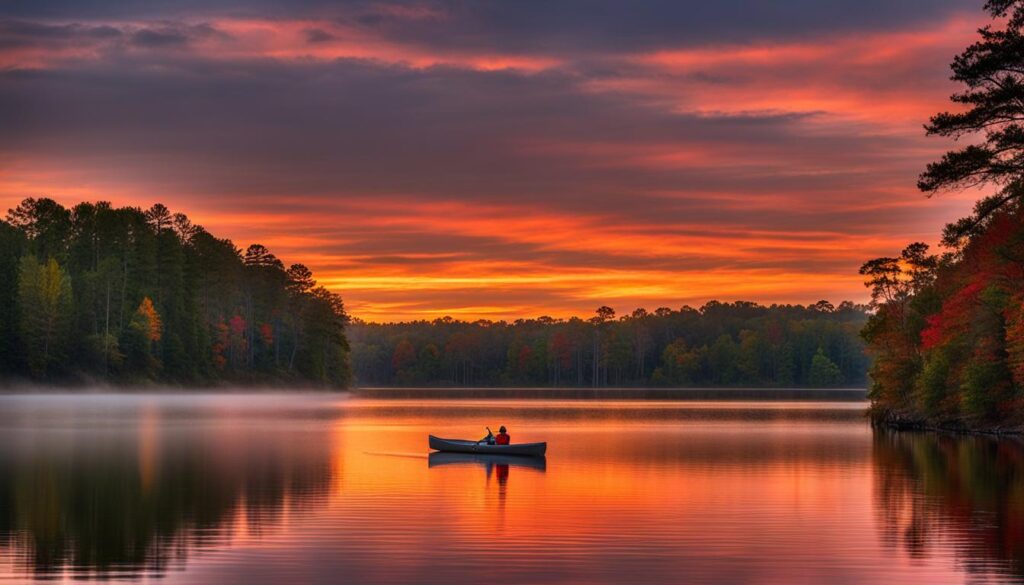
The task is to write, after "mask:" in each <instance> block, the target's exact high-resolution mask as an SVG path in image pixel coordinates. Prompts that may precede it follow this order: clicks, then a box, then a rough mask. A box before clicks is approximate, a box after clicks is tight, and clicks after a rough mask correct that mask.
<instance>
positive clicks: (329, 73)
mask: <svg viewBox="0 0 1024 585" xmlns="http://www.w3.org/2000/svg"><path fill="white" fill-rule="evenodd" d="M981 4H982V2H981V0H972V1H953V0H949V1H945V0H860V1H857V2H853V1H849V2H842V3H840V2H821V1H818V0H794V1H780V2H769V1H755V2H676V1H664V2H607V1H583V0H578V1H560V0H557V1H556V0H551V1H544V2H505V1H482V2H460V1H451V2H444V1H438V2H418V1H412V2H386V1H384V2H377V1H367V2H362V1H355V2H348V3H338V2H321V1H318V0H301V1H295V2H270V1H257V2H240V1H235V0H203V1H200V0H184V1H177V2H144V1H134V2H123V1H118V2H114V1H107V0H94V1H88V0H64V1H55V2H45V3H39V2H31V1H17V0H16V1H13V2H5V3H3V4H2V5H0V211H2V210H6V209H7V208H10V207H13V206H15V205H16V204H17V202H18V201H20V200H21V199H23V198H25V197H39V196H48V197H52V198H54V199H56V200H58V201H60V202H62V203H65V204H68V205H71V204H74V203H76V202H78V201H81V200H109V201H112V202H113V203H115V204H118V205H125V204H131V205H139V206H143V207H148V206H149V205H151V204H152V203H155V202H162V203H164V204H166V205H167V206H168V207H169V208H171V210H172V211H181V212H184V213H186V214H187V215H188V216H189V217H191V218H192V219H193V221H195V222H197V223H200V224H202V225H204V226H205V227H206V228H207V229H208V230H210V231H211V232H212V233H214V234H215V235H218V236H222V237H230V238H231V239H233V240H234V241H235V243H236V244H237V245H238V246H240V247H242V248H244V247H245V246H247V245H248V244H250V243H256V242H259V243H262V244H264V245H266V246H268V247H269V248H270V249H271V250H272V251H273V252H274V253H275V254H277V255H278V256H279V257H280V258H281V259H282V260H283V261H284V262H285V263H286V264H290V263H293V262H302V263H305V264H307V265H308V266H309V267H310V268H312V269H313V271H314V273H315V274H316V275H317V278H318V280H319V281H320V282H321V283H322V284H325V285H327V286H328V287H330V288H332V289H334V290H336V291H338V292H340V293H341V294H342V295H343V297H344V299H345V301H346V304H347V307H348V309H349V311H350V312H351V313H352V314H354V315H355V316H357V317H360V318H363V319H367V320H406V319H416V318H433V317H439V316H443V315H451V316H453V317H460V318H477V317H484V318H490V319H498V318H517V317H536V316H539V315H545V314H546V315H551V316H556V317H564V316H568V315H573V314H579V315H589V314H591V313H592V312H593V309H594V308H595V307H597V306H599V305H602V304H607V305H610V306H612V307H614V308H615V309H617V310H619V311H630V310H632V309H634V308H636V307H645V308H647V309H649V310H653V309H654V308H656V307H660V306H668V307H672V308H679V307H680V306H682V305H684V304H690V305H694V306H698V305H700V304H702V303H703V302H705V301H707V300H709V299H712V298H715V299H720V300H724V301H726V300H727V301H732V300H738V299H743V300H753V301H759V302H763V303H772V302H799V303H808V302H813V301H816V300H818V299H822V298H824V299H829V300H832V301H833V302H836V303H838V302H839V301H840V300H843V299H851V300H855V301H864V300H866V296H867V295H866V292H865V290H864V287H863V285H862V282H861V279H860V277H859V276H858V275H857V268H858V267H859V266H860V264H861V263H862V262H863V261H864V260H866V259H868V258H871V257H874V256H879V255H892V254H895V253H898V252H899V250H900V249H901V248H902V247H903V246H904V245H905V244H906V243H908V242H910V241H914V240H923V241H927V242H931V243H934V242H935V241H936V240H937V236H938V234H939V232H940V229H941V226H942V224H943V223H944V222H946V221H949V220H952V219H955V218H957V217H960V216H962V215H964V214H966V212H967V211H968V210H969V209H970V207H971V205H972V203H973V200H974V199H975V198H976V194H948V195H942V196H939V197H937V198H934V199H926V198H925V197H924V196H923V195H922V194H921V193H919V192H918V191H917V190H916V188H915V180H916V177H917V175H918V173H919V172H920V171H921V170H923V168H924V165H925V164H926V163H927V162H928V161H930V160H934V159H935V158H937V157H938V156H939V155H941V153H942V152H944V151H945V150H947V149H948V148H950V146H951V143H950V142H949V141H947V140H945V139H941V138H926V137H925V136H924V131H923V129H922V124H923V123H924V122H926V121H927V118H928V117H929V115H931V114H933V113H935V112H938V111H940V110H943V109H948V107H949V106H948V105H947V104H948V99H947V98H948V95H949V94H950V93H951V92H952V91H954V90H956V89H957V87H956V86H955V85H954V84H953V83H952V82H950V81H948V77H949V69H948V64H949V62H950V61H951V59H952V57H953V56H954V55H955V54H957V53H958V52H959V51H960V50H961V49H962V48H963V47H965V46H966V45H967V44H968V43H970V42H971V41H972V40H973V38H974V37H975V30H976V29H977V28H978V27H979V26H982V25H984V24H985V23H986V20H987V16H986V15H985V14H984V13H983V12H982V11H981V9H980V8H981Z"/></svg>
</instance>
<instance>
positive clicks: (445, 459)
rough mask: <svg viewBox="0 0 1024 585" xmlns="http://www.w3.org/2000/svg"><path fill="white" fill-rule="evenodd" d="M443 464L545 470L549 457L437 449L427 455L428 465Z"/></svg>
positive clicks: (436, 465)
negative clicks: (455, 451) (447, 451)
mask: <svg viewBox="0 0 1024 585" xmlns="http://www.w3.org/2000/svg"><path fill="white" fill-rule="evenodd" d="M442 465H451V466H456V465H479V466H481V467H491V466H493V465H508V466H510V467H526V468H529V469H536V470H537V471H545V470H546V469H547V459H546V458H545V457H544V456H543V455H541V456H539V457H523V456H522V455H488V454H487V453H446V452H443V451H435V452H433V453H431V454H430V455H428V456H427V466H428V467H432V468H433V467H440V466H442Z"/></svg>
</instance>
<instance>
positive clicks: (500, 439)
mask: <svg viewBox="0 0 1024 585" xmlns="http://www.w3.org/2000/svg"><path fill="white" fill-rule="evenodd" d="M511 441H512V437H510V436H508V432H507V431H506V430H505V425H501V428H500V429H498V436H497V437H494V444H495V445H508V444H509V443H510V442H511Z"/></svg>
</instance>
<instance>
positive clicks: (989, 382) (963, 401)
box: [861, 0, 1024, 431]
mask: <svg viewBox="0 0 1024 585" xmlns="http://www.w3.org/2000/svg"><path fill="white" fill-rule="evenodd" d="M986 9H987V10H988V11H989V13H990V14H991V15H992V17H993V18H994V19H995V22H996V23H997V26H996V27H995V28H993V27H992V26H989V27H985V28H983V29H981V30H980V31H979V35H980V37H981V38H980V39H979V40H978V41H977V42H975V43H974V44H972V45H971V46H969V47H968V48H967V49H966V50H965V51H964V52H963V53H961V54H960V55H959V56H957V57H956V59H955V60H954V61H953V65H952V70H953V80H955V81H958V82H960V83H962V84H964V85H965V86H966V89H965V90H964V91H962V92H960V93H957V94H954V95H953V96H952V101H953V102H954V103H955V104H957V105H958V108H957V110H958V111H956V112H953V113H950V112H943V113H940V114H938V115H936V116H934V117H933V118H932V119H931V122H930V124H929V125H928V126H927V127H926V128H927V131H928V133H929V134H932V135H937V136H944V137H950V138H954V139H960V138H965V139H976V138H983V139H984V140H983V141H982V142H981V143H973V144H967V145H965V146H963V147H961V148H959V149H958V150H953V151H950V152H948V153H946V154H945V155H944V156H943V157H942V158H941V159H940V160H939V161H936V162H933V163H931V164H929V165H928V167H927V168H926V170H925V172H924V173H923V174H922V175H921V177H920V180H919V181H918V187H919V188H920V189H921V190H922V191H924V192H925V193H928V194H929V195H931V194H935V193H941V192H943V191H948V190H963V189H978V188H989V189H992V190H993V191H994V192H993V193H992V194H990V195H988V196H986V197H984V198H982V199H981V200H979V201H978V202H977V204H976V205H975V208H974V212H973V213H972V214H971V215H970V216H968V217H965V218H963V219H961V220H959V221H957V222H954V223H952V224H950V225H948V226H946V229H945V232H944V234H943V238H942V244H943V247H944V249H945V251H944V252H943V253H941V254H931V253H930V249H929V247H928V246H927V245H925V244H923V243H914V244H911V245H909V246H907V248H906V249H904V250H903V252H902V253H901V254H900V255H899V256H898V257H883V258H876V259H874V260H871V261H869V262H867V263H865V264H864V265H863V266H862V268H861V274H863V275H864V276H865V277H866V279H867V285H868V286H869V287H870V288H871V294H872V305H873V314H872V316H871V318H870V320H869V321H868V324H867V326H866V327H865V329H864V338H865V340H866V341H867V343H868V349H869V351H870V353H871V354H872V355H873V357H874V361H873V366H872V368H871V380H872V386H871V401H872V413H873V415H874V417H875V419H876V420H878V421H880V422H883V423H889V424H893V425H899V426H920V427H941V428H957V429H968V430H983V431H1008V430H1012V431H1021V430H1024V125H1022V122H1024V34H1022V32H1024V2H1021V1H1020V0H990V1H989V2H988V3H987V4H986Z"/></svg>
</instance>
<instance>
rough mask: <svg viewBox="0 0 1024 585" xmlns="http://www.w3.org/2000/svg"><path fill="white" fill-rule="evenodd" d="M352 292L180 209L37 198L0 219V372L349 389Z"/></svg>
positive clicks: (47, 377) (42, 377) (38, 377)
mask: <svg viewBox="0 0 1024 585" xmlns="http://www.w3.org/2000/svg"><path fill="white" fill-rule="evenodd" d="M346 321H347V317H346V314H345V311H344V307H343V305H342V302H341V298H340V297H339V296H338V295H336V294H334V293H331V292H329V291H328V290H326V289H325V288H323V287H320V286H317V285H316V282H315V281H314V280H313V275H312V273H311V272H310V271H309V269H307V268H306V267H305V266H303V265H301V264H294V265H292V266H290V267H288V268H285V266H284V264H283V263H282V262H281V260H279V259H278V258H276V257H275V256H274V255H273V254H271V253H270V251H269V250H267V249H266V248H265V247H263V246H261V245H259V244H254V245H252V246H249V247H248V249H246V250H245V252H244V253H243V252H241V251H240V250H239V249H238V248H236V247H235V246H234V244H232V243H231V241H230V240H225V239H219V238H217V237H215V236H213V235H212V234H210V233H209V232H207V231H206V230H204V229H203V228H202V227H200V226H198V225H195V224H192V223H191V222H190V221H189V219H188V218H187V217H186V216H185V215H183V214H180V213H177V214H172V213H171V212H170V211H169V210H168V209H167V208H166V207H164V206H163V205H160V204H156V205H154V206H152V207H151V208H149V209H148V210H146V211H143V210H142V209H138V208H134V207H124V208H114V207H112V206H111V205H110V204H109V203H105V202H100V203H81V204H78V205H76V206H74V207H73V208H71V209H67V208H65V207H63V206H61V205H59V204H58V203H56V202H55V201H52V200H50V199H26V200H25V201H23V202H22V203H21V204H20V205H19V206H18V207H17V208H16V209H12V210H10V211H9V213H8V214H7V219H6V221H0V372H3V374H4V378H6V379H8V380H12V379H17V378H21V379H31V380H35V381H41V382H66V381H101V382H102V381H109V382H114V383H130V384H136V383H149V382H160V383H182V384H214V383H219V382H225V383H226V382H243V383H271V382H282V381H284V382H293V383H302V384H316V385H330V386H344V385H346V384H347V383H348V381H349V378H350V375H349V373H350V368H349V363H348V343H347V340H346V338H345V331H344V328H345V324H346Z"/></svg>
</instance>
